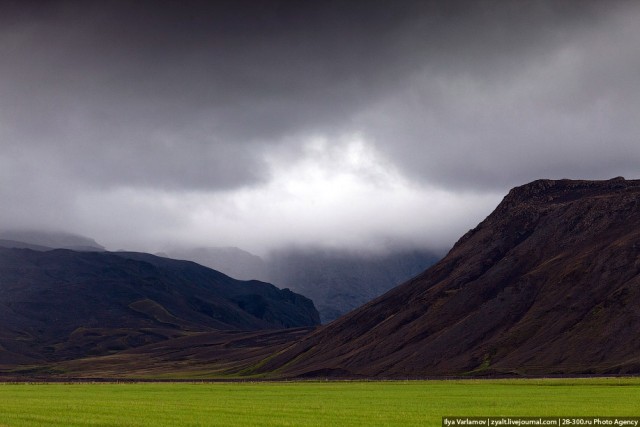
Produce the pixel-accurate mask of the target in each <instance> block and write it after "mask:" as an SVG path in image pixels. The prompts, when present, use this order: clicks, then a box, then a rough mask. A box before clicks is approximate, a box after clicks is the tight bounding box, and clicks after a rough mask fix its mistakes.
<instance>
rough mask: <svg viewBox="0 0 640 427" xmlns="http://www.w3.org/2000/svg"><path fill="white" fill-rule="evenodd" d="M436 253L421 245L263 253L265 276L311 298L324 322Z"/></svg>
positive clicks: (395, 281) (426, 264) (403, 278)
mask: <svg viewBox="0 0 640 427" xmlns="http://www.w3.org/2000/svg"><path fill="white" fill-rule="evenodd" d="M440 258H441V257H440V256H438V255H437V254H435V253H434V252H432V251H429V250H425V249H397V250H390V251H389V252H385V253H366V252H353V251H347V250H336V249H333V250H329V249H320V248H315V249H314V248H306V249H304V248H290V249H285V250H280V251H275V252H273V253H271V254H269V256H268V257H267V266H268V269H269V270H268V276H267V277H268V278H269V281H270V282H272V283H277V284H278V285H279V286H282V287H287V288H290V289H292V290H295V291H296V292H300V293H301V294H303V295H305V296H307V297H309V298H311V299H312V300H313V301H314V303H315V304H316V307H317V308H318V311H319V312H320V317H321V319H322V321H323V323H326V322H330V321H332V320H335V319H337V318H338V317H340V316H342V315H343V314H346V313H348V312H349V311H351V310H353V309H355V308H357V307H360V306H361V305H363V304H365V303H367V302H369V301H371V300H372V299H374V298H376V297H378V296H380V295H382V294H383V293H385V292H386V291H388V290H389V289H391V288H393V287H395V286H397V285H399V284H401V283H403V282H405V281H406V280H409V279H410V278H412V277H414V276H415V275H417V274H419V273H421V272H423V271H424V270H426V269H427V268H428V267H430V266H431V265H433V264H434V263H435V262H436V261H438V260H439V259H440Z"/></svg>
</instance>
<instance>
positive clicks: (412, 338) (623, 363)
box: [260, 178, 640, 377]
mask: <svg viewBox="0 0 640 427" xmlns="http://www.w3.org/2000/svg"><path fill="white" fill-rule="evenodd" d="M639 273H640V180H634V181H629V180H624V179H623V178H616V179H613V180H609V181H570V180H560V181H551V180H539V181H535V182H532V183H530V184H527V185H524V186H521V187H517V188H515V189H513V190H511V191H510V192H509V194H508V195H507V196H506V197H505V198H504V200H503V201H502V202H501V203H500V205H499V206H498V207H497V208H496V210H495V211H494V212H493V213H492V214H491V215H489V217H487V218H486V219H485V220H484V221H483V222H482V223H480V224H479V225H478V226H477V227H476V228H475V229H473V230H471V231H469V232H468V233H467V234H465V235H464V236H463V237H462V238H461V239H460V240H459V241H458V242H457V243H456V245H455V246H454V247H453V249H451V251H450V252H449V254H448V255H447V256H446V257H445V258H444V259H443V260H442V261H441V262H439V263H438V264H436V265H435V266H433V267H432V268H430V269H428V270H427V271H425V272H424V273H422V274H421V275H420V276H418V277H416V278H414V279H412V280H411V281H409V282H407V283H405V284H404V285H402V286H399V287H397V288H395V289H394V290H392V291H390V292H388V293H387V294H385V295H383V296H382V297H380V298H378V299H376V300H374V301H372V302H370V303H369V304H366V305H365V306H363V307H361V308H359V309H357V310H355V311H353V312H351V313H350V314H348V315H346V316H343V317H342V318H340V319H338V320H337V321H335V322H333V323H331V324H330V325H327V326H325V327H323V328H320V329H318V330H316V331H315V332H314V333H312V334H311V335H309V336H307V337H306V338H305V339H303V340H302V341H300V342H298V343H296V344H294V345H293V346H290V347H289V348H288V349H286V350H284V351H281V352H280V353H279V354H278V355H277V356H276V357H273V358H271V359H270V360H269V361H268V362H267V363H266V364H264V365H263V366H262V367H261V368H260V371H261V372H269V371H271V372H273V371H275V372H278V373H279V374H282V375H284V376H316V375H336V376H368V377H415V376H426V375H457V374H464V373H471V374H491V373H517V374H532V375H537V374H554V373H557V374H578V373H631V372H634V373H637V372H640V339H639V338H638V337H639V336H640V310H639V307H640V276H639Z"/></svg>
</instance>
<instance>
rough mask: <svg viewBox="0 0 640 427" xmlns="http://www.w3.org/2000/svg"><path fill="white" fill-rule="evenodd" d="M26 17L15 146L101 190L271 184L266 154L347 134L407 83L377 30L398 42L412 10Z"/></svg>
mask: <svg viewBox="0 0 640 427" xmlns="http://www.w3.org/2000/svg"><path fill="white" fill-rule="evenodd" d="M337 5H340V3H337ZM19 12H20V13H14V14H13V15H12V14H9V17H7V16H6V15H5V18H4V24H3V28H2V39H1V42H0V49H1V52H2V56H3V57H4V58H5V59H6V61H3V65H2V70H1V74H0V79H1V80H0V82H1V83H0V85H1V86H2V87H1V89H0V90H1V91H2V99H3V102H2V115H3V117H4V118H5V120H4V124H5V127H8V128H9V130H14V131H15V133H16V134H17V135H8V136H6V137H5V141H7V140H8V139H9V138H11V137H14V142H5V143H10V144H11V143H13V144H15V143H17V142H15V139H20V140H21V141H20V142H19V143H20V144H34V145H40V147H41V150H42V152H43V153H44V154H45V155H46V157H47V158H48V159H50V161H53V162H56V163H58V164H59V165H60V167H61V168H64V169H68V168H71V169H74V170H76V171H77V173H78V175H79V177H83V178H84V179H93V180H95V181H96V182H98V183H101V184H106V185H109V184H111V183H115V184H132V185H149V186H158V185H159V186H163V185H164V186H178V187H181V186H185V187H201V188H224V187H230V186H231V187H233V186H237V185H240V184H243V183H245V182H252V181H255V180H256V179H260V178H262V177H263V174H264V171H263V167H264V165H263V164H261V162H260V160H261V157H260V155H261V152H262V151H263V150H264V149H268V147H269V146H272V145H274V144H277V143H278V142H279V141H280V140H281V139H282V138H283V137H285V136H290V135H296V134H300V133H304V134H307V133H309V132H314V131H316V132H326V131H332V130H333V129H334V128H335V127H339V126H341V125H343V124H344V121H345V118H347V119H348V117H349V116H350V115H351V114H352V113H353V110H354V109H358V108H359V106H361V105H363V104H366V103H367V102H368V100H369V99H371V97H372V96H375V94H376V93H379V92H380V91H381V90H383V89H384V86H385V85H384V84H383V83H385V79H386V77H389V76H393V75H398V72H399V71H398V70H395V69H396V68H398V67H399V63H398V61H396V60H394V59H398V58H393V56H394V54H393V49H392V48H393V46H385V45H384V42H385V38H384V34H382V35H379V34H378V32H379V31H380V32H382V33H384V32H385V31H389V32H391V33H392V34H391V36H393V32H394V31H395V30H396V26H397V25H398V24H399V22H402V21H403V20H404V19H405V18H406V16H405V15H406V13H407V11H405V10H403V9H400V10H398V11H397V13H394V11H393V8H392V10H389V11H387V9H386V8H385V9H384V10H377V9H374V10H373V12H374V13H370V12H369V9H368V8H367V7H361V6H360V7H356V6H350V5H349V4H347V5H344V6H339V7H337V9H335V10H333V9H331V8H329V9H327V10H325V9H318V5H317V4H316V3H308V4H304V3H303V2H265V3H261V2H56V3H51V4H48V5H46V6H45V7H44V8H43V9H41V8H40V7H32V8H23V9H19ZM362 12H365V13H364V15H362V16H359V13H362ZM387 12H390V16H386V13H387ZM12 16H13V19H12ZM387 21H389V22H387ZM381 53H384V54H382V55H381ZM265 147H266V148H265Z"/></svg>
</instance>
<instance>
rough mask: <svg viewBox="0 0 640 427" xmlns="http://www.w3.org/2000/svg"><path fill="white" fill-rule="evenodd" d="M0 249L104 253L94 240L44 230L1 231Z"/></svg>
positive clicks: (102, 247) (102, 248)
mask: <svg viewBox="0 0 640 427" xmlns="http://www.w3.org/2000/svg"><path fill="white" fill-rule="evenodd" d="M0 247H23V248H24V247H28V248H31V249H35V250H38V248H39V249H40V250H44V249H72V250H76V251H104V250H105V248H104V246H102V245H100V244H99V243H98V242H96V241H95V240H94V239H92V238H89V237H85V236H81V235H78V234H73V233H68V232H61V231H59V232H55V231H44V230H5V231H0Z"/></svg>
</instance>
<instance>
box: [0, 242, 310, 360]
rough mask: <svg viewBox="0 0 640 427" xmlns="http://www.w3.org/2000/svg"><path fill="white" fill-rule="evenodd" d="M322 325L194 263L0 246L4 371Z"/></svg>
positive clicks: (304, 310) (277, 295) (298, 308)
mask: <svg viewBox="0 0 640 427" xmlns="http://www.w3.org/2000/svg"><path fill="white" fill-rule="evenodd" d="M318 322H319V316H318V313H317V311H316V310H315V308H314V307H313V303H312V302H311V301H310V300H308V299H307V298H305V297H303V296H301V295H298V294H295V293H293V292H291V291H289V290H279V289H277V288H276V287H275V286H273V285H269V284H267V283H262V282H256V281H250V282H242V281H238V280H234V279H232V278H230V277H228V276H225V275H224V274H222V273H219V272H217V271H215V270H211V269H208V268H206V267H202V266H200V265H198V264H195V263H192V262H188V261H176V260H171V259H164V258H159V257H155V256H153V255H148V254H139V253H107V252H75V251H70V250H53V251H48V252H38V251H33V250H29V249H6V248H0V346H1V347H0V364H3V363H8V364H11V363H17V362H20V361H29V360H42V359H47V360H56V359H69V358H76V357H82V356H86V355H88V354H93V355H99V354H108V353H112V352H115V351H120V350H124V349H127V348H131V347H136V346H139V345H143V344H147V343H150V342H157V341H161V340H164V339H167V338H173V337H177V336H181V335H183V334H187V333H191V332H196V331H199V332H203V331H211V330H214V329H223V330H257V329H274V328H287V327H298V326H311V325H315V324H317V323H318Z"/></svg>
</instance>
